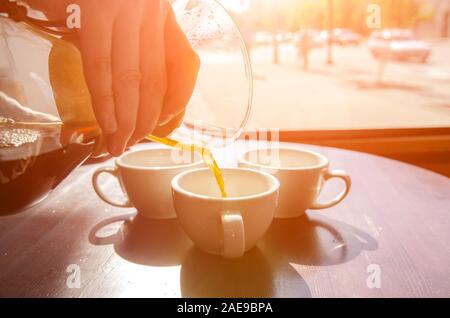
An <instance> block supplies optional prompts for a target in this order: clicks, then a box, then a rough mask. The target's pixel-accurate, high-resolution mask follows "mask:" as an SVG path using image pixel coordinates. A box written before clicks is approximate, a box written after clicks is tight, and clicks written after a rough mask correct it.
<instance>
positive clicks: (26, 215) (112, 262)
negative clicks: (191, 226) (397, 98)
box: [0, 144, 450, 297]
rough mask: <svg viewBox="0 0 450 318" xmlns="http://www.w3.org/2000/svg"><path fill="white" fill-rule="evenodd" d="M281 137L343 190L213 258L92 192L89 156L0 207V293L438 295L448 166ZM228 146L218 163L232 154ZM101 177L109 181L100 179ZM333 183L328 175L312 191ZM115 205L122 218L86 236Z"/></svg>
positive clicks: (172, 227) (445, 261)
mask: <svg viewBox="0 0 450 318" xmlns="http://www.w3.org/2000/svg"><path fill="white" fill-rule="evenodd" d="M154 146H155V145H146V146H144V147H154ZM289 146H291V147H303V148H308V149H313V150H317V151H319V152H321V153H323V154H324V155H326V156H327V157H328V158H329V159H330V160H331V162H332V166H333V167H335V168H340V169H344V170H346V171H347V172H348V173H349V174H350V175H351V176H352V179H353V187H352V190H351V193H350V195H349V197H348V198H347V199H346V200H345V201H343V202H342V203H341V204H340V205H338V206H336V207H334V208H331V209H328V210H324V211H320V212H315V211H309V212H308V213H307V216H305V217H303V218H299V219H292V220H283V221H281V220H278V221H274V223H273V224H272V226H271V228H270V229H269V231H268V232H267V234H266V235H265V236H264V238H263V239H262V240H261V241H260V242H259V244H258V247H257V248H255V249H253V250H252V251H250V252H249V253H247V254H246V255H245V256H244V257H242V258H241V259H237V260H224V259H221V258H218V257H215V256H210V255H206V254H204V253H202V252H200V251H198V250H197V249H196V248H194V247H193V246H192V243H191V242H190V240H189V239H188V238H187V237H186V236H185V235H184V233H183V232H182V230H181V229H180V227H179V226H178V224H177V221H176V220H173V221H152V220H145V219H142V218H140V217H136V218H134V219H133V218H132V216H130V213H131V215H133V212H134V211H133V210H132V209H125V210H124V209H117V208H113V207H111V206H108V205H106V204H105V203H103V202H102V201H101V200H100V199H99V198H97V196H96V194H95V193H94V191H93V190H92V186H91V180H90V179H91V176H92V172H93V170H94V169H96V168H97V167H98V166H99V165H86V166H83V167H81V168H79V169H78V170H77V171H75V172H74V173H73V174H72V175H71V176H70V177H69V178H68V179H67V180H65V181H64V182H63V184H61V185H60V186H59V187H58V188H57V190H56V191H54V192H53V193H52V194H51V196H50V197H49V198H48V199H47V200H46V201H44V202H43V203H42V204H40V205H38V206H35V207H33V208H31V209H29V210H28V211H25V212H23V213H20V214H16V215H13V216H7V217H3V218H1V219H0V296H11V297H22V296H31V297H124V296H137V297H179V296H184V297H193V296H234V297H239V296H250V297H251V296H271V297H450V181H449V179H448V178H446V177H444V176H441V175H437V174H435V173H432V172H429V171H426V170H423V169H420V168H416V167H414V166H410V165H407V164H403V163H400V162H396V161H392V160H389V159H384V158H379V157H375V156H372V155H367V154H362V153H356V152H349V151H343V150H337V149H331V148H318V147H313V146H302V145H294V144H290V145H289ZM244 147H246V145H244V144H240V145H239V146H238V150H236V151H237V152H239V151H242V150H243V148H244ZM228 153H229V154H230V153H231V155H229V156H227V157H225V156H224V155H223V153H222V155H219V157H220V158H221V160H219V161H222V162H223V164H225V163H226V164H227V165H228V164H233V162H232V161H233V160H226V158H228V159H230V158H233V157H234V156H233V152H232V151H228ZM226 161H228V162H226ZM104 164H106V165H108V164H112V162H107V163H104ZM104 187H105V188H107V189H109V191H111V192H116V193H119V189H118V185H117V184H116V182H115V181H114V180H112V179H106V180H105V181H104ZM340 187H342V185H341V184H340V183H339V181H337V182H336V183H333V182H330V184H329V185H328V186H327V187H326V189H325V190H324V193H323V195H322V196H321V197H323V199H324V200H326V199H327V197H330V196H332V195H334V194H335V193H336V192H337V191H339V189H338V188H340ZM124 215H125V216H127V215H128V216H127V217H128V218H131V221H128V222H125V223H123V222H116V223H114V224H111V225H108V226H106V227H104V228H103V229H102V230H100V232H99V236H101V237H102V238H101V239H98V238H95V237H93V235H92V234H93V233H94V232H95V231H96V230H97V228H99V227H101V226H102V224H107V223H109V222H110V221H111V220H112V219H111V218H113V219H114V217H117V216H121V217H123V216H124ZM121 217H119V218H121ZM76 273H79V274H80V276H78V277H79V278H81V279H80V285H79V286H77V284H76V282H77V280H76V278H75V279H73V278H74V277H75V276H74V275H75V274H76ZM67 281H69V285H68V284H67ZM70 282H71V284H70ZM70 287H72V288H70ZM73 287H75V288H73ZM76 287H80V288H76ZM377 287H380V288H377Z"/></svg>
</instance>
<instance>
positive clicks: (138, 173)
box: [92, 148, 204, 219]
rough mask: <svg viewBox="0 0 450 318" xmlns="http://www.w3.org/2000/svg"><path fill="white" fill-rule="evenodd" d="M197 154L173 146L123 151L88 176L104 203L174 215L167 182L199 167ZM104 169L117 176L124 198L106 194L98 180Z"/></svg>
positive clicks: (153, 214) (144, 212) (156, 215)
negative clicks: (112, 161) (119, 199)
mask: <svg viewBox="0 0 450 318" xmlns="http://www.w3.org/2000/svg"><path fill="white" fill-rule="evenodd" d="M203 166H204V164H203V161H202V159H201V157H200V156H199V155H198V154H193V153H190V152H182V151H178V150H175V149H166V148H164V149H146V150H139V151H133V152H129V153H125V154H124V155H122V156H121V157H119V158H117V159H116V161H115V167H104V168H99V169H97V170H96V171H95V172H94V175H93V176H92V185H93V186H94V190H95V192H96V193H97V195H98V196H99V197H100V198H101V199H102V200H103V201H105V202H106V203H108V204H110V205H112V206H115V207H122V208H131V207H135V208H136V209H137V210H138V213H140V214H141V215H142V216H144V217H147V218H152V219H172V218H176V213H175V210H174V208H173V202H172V193H171V187H170V182H171V181H172V179H173V177H175V176H176V175H177V174H179V173H181V172H183V171H186V170H189V169H193V168H200V167H203ZM103 173H108V174H111V175H113V176H114V177H116V178H118V180H119V183H120V186H121V188H122V191H123V192H124V195H125V198H126V199H125V200H124V201H118V200H114V199H113V198H110V197H109V196H108V195H106V193H105V192H104V191H103V190H102V188H101V186H100V184H99V176H100V175H101V174H103Z"/></svg>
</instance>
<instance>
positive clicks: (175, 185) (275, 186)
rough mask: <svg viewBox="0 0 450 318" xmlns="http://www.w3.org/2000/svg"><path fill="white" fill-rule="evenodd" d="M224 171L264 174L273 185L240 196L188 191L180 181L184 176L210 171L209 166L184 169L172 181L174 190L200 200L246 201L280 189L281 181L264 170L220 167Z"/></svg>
mask: <svg viewBox="0 0 450 318" xmlns="http://www.w3.org/2000/svg"><path fill="white" fill-rule="evenodd" d="M220 170H221V171H222V172H223V171H227V170H228V171H229V170H234V171H236V170H238V171H248V172H251V173H255V174H259V175H263V176H264V177H266V178H267V179H270V181H271V182H272V185H271V186H270V188H269V189H268V190H266V191H264V192H261V193H257V194H253V195H247V196H240V197H226V198H221V197H220V198H218V197H212V196H207V195H203V194H198V193H193V192H190V191H187V190H185V189H183V188H182V187H181V186H180V184H179V182H180V180H181V179H182V178H184V177H185V176H186V175H188V174H192V173H196V172H199V171H210V169H209V168H198V169H192V170H188V171H184V172H181V173H179V174H178V175H176V176H175V177H174V178H173V179H172V182H171V185H172V190H173V191H175V192H178V193H181V194H183V195H185V196H188V197H193V198H196V199H200V200H205V201H216V202H236V201H246V200H253V199H258V198H262V197H265V196H268V195H271V194H273V193H274V192H276V191H278V189H279V188H280V181H279V180H278V179H277V178H276V177H275V176H273V175H271V174H270V173H267V172H264V171H257V170H253V169H249V168H239V167H238V168H224V169H220Z"/></svg>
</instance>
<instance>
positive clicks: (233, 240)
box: [222, 211, 245, 258]
mask: <svg viewBox="0 0 450 318" xmlns="http://www.w3.org/2000/svg"><path fill="white" fill-rule="evenodd" d="M222 228H223V256H224V257H226V258H234V257H241V256H242V255H244V252H245V232H244V221H243V219H242V215H241V213H240V212H239V211H224V212H222Z"/></svg>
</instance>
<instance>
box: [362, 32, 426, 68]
mask: <svg viewBox="0 0 450 318" xmlns="http://www.w3.org/2000/svg"><path fill="white" fill-rule="evenodd" d="M369 50H370V52H371V53H372V55H373V57H374V58H376V59H379V58H391V59H394V60H398V61H406V60H411V59H417V60H419V61H420V62H422V63H426V62H427V61H428V58H429V57H430V55H431V46H430V44H428V43H427V42H425V41H421V40H419V39H417V37H416V36H415V35H414V33H413V32H412V30H409V29H385V30H381V31H375V32H373V33H372V35H371V36H370V39H369Z"/></svg>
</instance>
